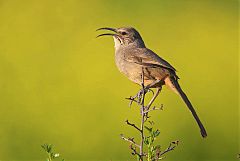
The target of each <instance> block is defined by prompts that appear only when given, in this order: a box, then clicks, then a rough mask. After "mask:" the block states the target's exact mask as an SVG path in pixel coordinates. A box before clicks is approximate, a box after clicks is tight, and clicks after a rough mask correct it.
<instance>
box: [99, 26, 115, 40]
mask: <svg viewBox="0 0 240 161" xmlns="http://www.w3.org/2000/svg"><path fill="white" fill-rule="evenodd" d="M99 30H109V31H113V32H115V33H117V30H116V29H114V28H110V27H102V28H99V29H97V30H96V31H99ZM101 36H118V35H117V34H113V33H106V34H100V35H98V36H97V37H96V38H98V37H101Z"/></svg>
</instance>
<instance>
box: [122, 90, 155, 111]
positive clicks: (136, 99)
mask: <svg viewBox="0 0 240 161" xmlns="http://www.w3.org/2000/svg"><path fill="white" fill-rule="evenodd" d="M147 92H152V93H153V94H154V92H153V90H151V89H150V88H144V89H141V90H139V91H138V93H137V94H136V95H134V96H130V97H129V98H126V99H128V100H130V102H129V107H131V105H132V103H133V102H136V103H138V104H140V103H141V101H142V96H143V94H146V93H147Z"/></svg>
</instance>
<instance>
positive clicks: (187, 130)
mask: <svg viewBox="0 0 240 161" xmlns="http://www.w3.org/2000/svg"><path fill="white" fill-rule="evenodd" d="M0 19H1V22H0V77H1V78H0V126H1V128H0V145H1V147H0V160H4V161H10V160H44V159H45V158H46V157H45V153H44V151H43V150H42V149H41V147H40V145H42V144H44V143H52V144H54V145H55V149H56V151H57V152H59V153H60V155H62V156H63V157H64V158H65V160H66V161H70V160H84V161H88V160H89V161H90V160H91V161H103V160H104V161H110V160H112V161H127V160H136V159H135V158H134V157H133V156H131V154H130V151H129V148H128V146H129V145H128V143H126V142H124V141H122V140H121V139H120V137H119V134H121V133H124V134H125V135H127V136H135V137H137V136H138V133H137V132H136V131H135V130H134V129H132V128H131V127H128V126H127V125H125V123H124V121H125V120H126V119H129V120H130V121H131V122H134V123H139V121H140V120H139V109H138V108H137V106H136V105H134V106H133V107H132V108H129V107H128V101H127V100H125V98H126V97H129V96H130V95H134V94H135V93H136V92H137V91H138V90H139V86H137V85H135V84H133V83H131V82H130V81H129V80H128V79H126V78H125V77H124V76H123V75H121V74H120V73H119V71H118V70H117V68H116V67H115V63H114V47H113V45H114V44H113V40H112V38H111V37H103V38H99V39H96V38H95V37H96V36H97V35H98V34H100V33H102V32H96V31H95V30H96V29H97V28H100V27H122V26H133V27H135V28H136V29H138V30H139V32H140V33H141V35H142V37H143V38H144V41H145V43H146V45H147V47H149V48H151V49H152V50H153V51H155V52H156V53H158V54H159V55H160V56H162V57H163V58H164V59H166V60H167V61H169V62H170V63H171V64H172V65H173V66H174V67H175V68H176V69H177V70H178V75H179V77H180V78H181V79H180V83H181V85H182V88H183V89H184V90H185V92H186V94H187V95H188V97H189V98H190V100H191V101H192V103H193V105H194V106H195V108H196V110H197V112H198V114H199V116H200V118H201V120H202V121H203V123H204V125H205V126H206V129H207V131H208V137H207V138H206V139H202V137H201V136H200V133H199V129H198V127H197V125H196V123H195V121H194V119H193V117H192V115H191V114H190V112H189V111H188V109H187V108H186V106H185V104H184V103H183V102H182V100H181V99H180V98H179V97H178V96H177V95H176V94H174V93H173V92H171V91H169V90H168V89H167V88H164V89H163V91H162V93H161V94H160V96H159V97H158V99H157V101H156V102H155V105H160V104H163V105H164V110H163V111H156V112H154V113H152V116H153V117H152V119H153V120H154V121H155V122H156V124H155V127H156V128H159V129H160V131H161V134H160V136H159V138H158V140H157V142H158V143H159V144H161V145H162V147H163V148H165V147H167V146H168V144H169V142H171V141H172V140H180V145H179V146H178V147H177V148H176V150H174V151H173V152H171V153H169V154H168V155H167V159H166V160H170V161H177V160H178V161H179V160H187V161H231V160H237V154H238V153H240V149H239V146H238V145H239V138H238V137H239V128H240V127H239V108H238V103H239V102H238V99H239V97H238V90H239V87H238V83H239V78H238V75H239V70H238V61H239V59H238V45H239V44H238V36H239V35H238V30H239V28H238V0H218V1H217V0H202V1H198V0H171V1H168V0H153V1H127V0H121V1H110V0H99V1H97V0H89V1H79V0H69V1H59V0H51V1H49V0H42V1H33V0H22V1H18V0H11V1H7V0H1V1H0Z"/></svg>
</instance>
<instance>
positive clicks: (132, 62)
mask: <svg viewBox="0 0 240 161" xmlns="http://www.w3.org/2000/svg"><path fill="white" fill-rule="evenodd" d="M99 30H111V31H113V32H114V33H113V34H112V33H108V34H101V35H99V36H105V35H110V36H113V38H114V42H115V62H116V65H117V67H118V69H119V71H120V72H121V73H123V74H124V75H125V76H127V78H128V79H130V80H131V81H133V82H134V83H137V84H139V85H141V83H142V76H141V75H142V69H144V85H145V86H147V87H149V88H161V86H162V82H164V84H165V85H166V86H167V87H168V88H170V89H171V90H172V91H174V92H175V93H177V94H178V95H179V96H181V98H182V100H183V101H184V102H185V104H186V105H187V107H188V108H189V110H190V111H191V113H192V115H193V117H194V118H195V120H196V122H197V124H198V126H199V128H200V131H201V135H202V136H203V137H206V136H207V133H206V130H205V128H204V126H203V124H202V123H201V121H200V119H199V117H198V115H197V113H196V111H195V110H194V108H193V106H192V104H191V102H190V101H189V99H188V97H187V96H186V94H185V93H184V92H183V91H182V89H181V87H180V85H179V83H178V76H177V75H176V69H175V68H174V67H173V66H171V65H170V64H169V63H168V62H167V61H165V60H164V59H162V58H161V57H159V56H158V55H157V54H155V53H154V52H153V51H151V50H150V49H148V48H146V46H145V44H144V42H143V40H142V37H141V35H140V34H139V33H138V32H137V30H135V29H134V28H131V27H124V28H118V29H113V28H100V29H99ZM159 81H161V83H159Z"/></svg>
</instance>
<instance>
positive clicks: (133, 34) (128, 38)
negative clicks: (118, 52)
mask: <svg viewBox="0 0 240 161" xmlns="http://www.w3.org/2000/svg"><path fill="white" fill-rule="evenodd" d="M98 30H109V31H113V33H105V34H100V35H98V36H97V37H100V36H113V38H114V43H115V48H116V49H118V48H121V47H127V46H133V47H145V44H144V42H143V40H142V37H141V35H140V34H139V33H138V31H137V30H136V29H134V28H132V27H121V28H109V27H103V28H99V29H97V31H98Z"/></svg>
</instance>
